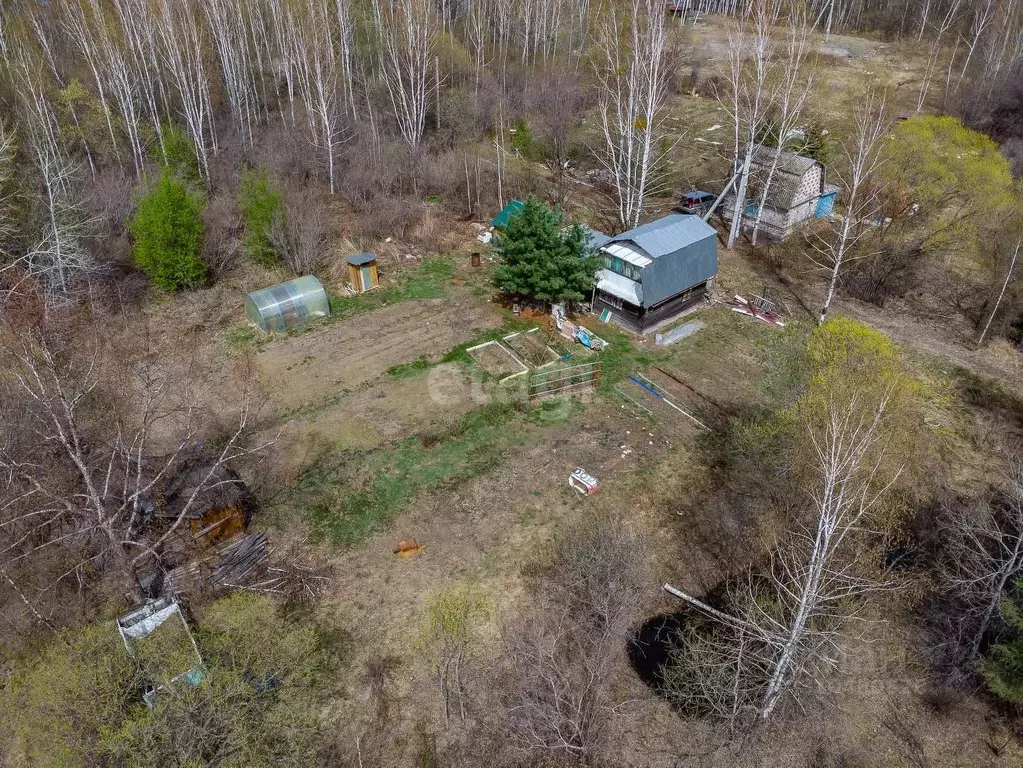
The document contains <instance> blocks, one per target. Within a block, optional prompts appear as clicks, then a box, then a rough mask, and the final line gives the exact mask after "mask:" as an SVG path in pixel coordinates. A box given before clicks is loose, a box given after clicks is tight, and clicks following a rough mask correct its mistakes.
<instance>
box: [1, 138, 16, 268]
mask: <svg viewBox="0 0 1023 768" xmlns="http://www.w3.org/2000/svg"><path fill="white" fill-rule="evenodd" d="M17 153H18V135H17V133H15V131H14V130H13V129H12V128H10V127H9V126H7V125H6V124H5V123H4V122H3V121H2V120H0V255H3V253H4V252H5V251H6V250H7V246H8V241H9V240H11V239H12V238H13V237H14V236H15V235H16V234H17V230H16V228H15V224H14V211H13V208H14V195H15V191H14V189H13V187H12V182H13V181H14V158H15V156H16V155H17Z"/></svg>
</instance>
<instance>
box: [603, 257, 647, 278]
mask: <svg viewBox="0 0 1023 768" xmlns="http://www.w3.org/2000/svg"><path fill="white" fill-rule="evenodd" d="M604 266H605V267H607V268H608V269H610V270H611V271H612V272H615V273H617V274H619V275H621V276H622V277H627V278H629V279H630V280H635V281H636V282H637V283H638V282H639V267H637V266H636V265H635V264H630V263H629V262H627V261H624V260H623V259H620V258H618V257H617V256H612V255H610V254H605V255H604Z"/></svg>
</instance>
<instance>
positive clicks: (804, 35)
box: [750, 11, 814, 245]
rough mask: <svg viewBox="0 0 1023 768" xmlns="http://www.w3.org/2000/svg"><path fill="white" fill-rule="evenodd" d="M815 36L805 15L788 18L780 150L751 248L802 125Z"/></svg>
mask: <svg viewBox="0 0 1023 768" xmlns="http://www.w3.org/2000/svg"><path fill="white" fill-rule="evenodd" d="M812 33H813V27H812V26H811V25H810V22H809V20H808V18H807V16H806V14H805V13H803V12H802V11H794V12H793V14H792V16H791V17H790V19H789V27H788V30H787V32H786V40H785V56H784V58H783V59H782V61H781V65H780V72H778V75H777V77H778V81H777V84H776V86H775V88H774V93H773V94H772V95H771V101H772V103H773V106H774V109H775V115H774V116H775V121H776V122H775V127H776V129H777V132H778V151H777V152H775V153H774V154H773V156H772V157H771V165H770V167H768V169H767V175H766V176H765V177H764V178H763V179H762V180H761V183H762V187H761V190H760V199H759V201H758V204H757V213H756V217H755V218H754V220H753V231H752V233H751V235H750V244H751V245H756V244H757V235H758V234H759V232H760V222H761V219H762V218H763V215H764V207H765V205H766V204H767V196H768V194H769V193H770V191H771V184H772V183H774V175H775V173H776V172H777V170H778V163H779V161H780V160H781V153H782V152H783V151H784V149H785V142H786V140H787V139H788V136H789V133H790V132H791V131H792V129H793V128H795V127H796V126H797V125H798V124H799V120H800V118H801V117H802V114H803V107H805V106H806V100H807V98H808V97H809V96H810V89H811V88H812V87H813V83H814V72H813V70H812V69H809V68H808V63H807V58H808V56H809V55H810V53H811V50H812V45H811V39H810V38H811V35H812Z"/></svg>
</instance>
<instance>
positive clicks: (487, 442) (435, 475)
mask: <svg viewBox="0 0 1023 768" xmlns="http://www.w3.org/2000/svg"><path fill="white" fill-rule="evenodd" d="M513 421H515V422H517V424H516V425H515V426H514V427H513V426H512V424H511V422H513ZM528 439H529V425H528V422H527V421H526V420H525V419H524V418H522V417H521V416H519V415H518V414H517V413H516V412H515V410H514V409H513V408H512V407H511V406H509V405H506V404H491V405H486V406H484V407H482V408H480V409H478V410H476V411H474V412H472V413H471V414H469V415H468V416H466V417H465V418H464V419H463V420H462V421H461V422H459V423H458V424H457V425H455V426H454V427H452V428H450V429H448V430H445V431H444V432H441V433H427V434H424V435H420V436H417V437H412V438H409V439H407V440H403V441H401V442H400V443H398V444H396V445H394V446H391V447H389V448H387V449H383V450H378V451H374V452H372V453H369V454H351V453H350V452H343V453H335V454H332V455H327V456H325V457H324V458H323V459H321V460H320V461H319V462H318V463H317V465H316V466H314V467H313V468H312V469H310V470H308V471H306V472H304V473H303V474H302V475H301V476H300V477H299V479H298V480H297V481H296V483H295V485H294V486H293V488H292V490H293V496H294V498H293V503H294V504H295V505H296V506H297V507H298V508H300V509H302V510H304V511H305V512H304V513H305V515H306V517H307V518H308V520H309V522H310V524H311V525H312V528H313V531H314V532H315V533H316V535H318V536H321V537H323V538H325V539H326V540H328V541H330V542H331V543H332V544H335V545H338V546H352V545H354V544H357V543H359V542H360V541H363V540H365V539H366V538H367V537H369V536H370V535H372V534H373V533H374V532H376V531H377V530H380V529H381V528H383V527H384V526H386V525H387V524H388V523H390V521H391V520H392V519H393V518H394V517H395V515H397V514H398V513H399V512H401V511H402V510H403V509H405V508H406V507H407V506H408V505H409V503H410V502H411V501H412V499H413V497H414V496H415V494H416V492H417V491H419V490H420V489H428V490H429V489H435V488H440V487H448V486H454V485H458V484H460V483H462V482H465V481H466V480H468V479H470V478H472V477H475V476H477V475H480V474H482V473H484V472H486V471H487V470H489V469H491V468H492V467H493V466H494V465H495V464H499V463H500V462H501V460H502V459H503V457H504V456H505V455H507V454H508V453H509V452H510V451H511V450H512V449H514V448H515V447H516V446H518V445H521V444H522V443H524V442H526V441H527V440H528Z"/></svg>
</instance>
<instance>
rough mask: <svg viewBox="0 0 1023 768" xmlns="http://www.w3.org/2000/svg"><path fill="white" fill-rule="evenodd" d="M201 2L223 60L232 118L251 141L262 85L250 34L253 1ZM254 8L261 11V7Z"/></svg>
mask: <svg viewBox="0 0 1023 768" xmlns="http://www.w3.org/2000/svg"><path fill="white" fill-rule="evenodd" d="M201 5H202V9H203V11H204V13H205V16H206V25H207V27H208V28H209V31H210V36H211V37H212V39H213V47H214V50H215V51H216V53H217V60H218V61H219V63H220V79H221V82H223V84H224V93H225V94H226V96H227V103H228V106H229V107H230V111H231V118H232V120H233V121H234V124H235V126H236V127H237V128H238V130H239V131H240V132H241V133H242V135H243V136H245V138H246V140H247V141H248V143H249V145H251V144H252V127H253V124H254V123H255V122H256V121H257V120H258V117H259V104H258V100H259V87H258V83H257V72H256V69H255V67H254V58H255V57H254V52H253V50H252V36H251V35H250V34H249V16H248V14H249V11H248V6H249V5H250V4H248V3H241V2H238V0H209V2H203V3H202V4H201ZM251 5H253V6H258V4H256V3H254V4H251ZM254 12H255V13H259V11H258V9H257V10H255V11H254Z"/></svg>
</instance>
